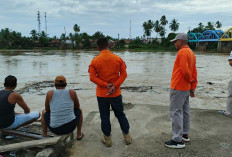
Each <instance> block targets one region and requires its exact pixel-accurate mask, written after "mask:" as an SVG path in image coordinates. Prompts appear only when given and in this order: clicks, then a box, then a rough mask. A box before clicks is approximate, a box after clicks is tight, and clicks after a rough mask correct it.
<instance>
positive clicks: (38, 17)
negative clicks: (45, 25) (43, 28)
mask: <svg viewBox="0 0 232 157" xmlns="http://www.w3.org/2000/svg"><path fill="white" fill-rule="evenodd" d="M37 21H38V33H39V34H40V24H41V23H40V13H39V11H38V14H37Z"/></svg>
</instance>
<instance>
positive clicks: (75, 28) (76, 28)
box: [73, 24, 80, 34]
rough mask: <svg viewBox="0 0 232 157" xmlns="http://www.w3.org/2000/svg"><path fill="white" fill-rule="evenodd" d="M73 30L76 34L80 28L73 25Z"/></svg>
mask: <svg viewBox="0 0 232 157" xmlns="http://www.w3.org/2000/svg"><path fill="white" fill-rule="evenodd" d="M73 30H74V32H75V33H76V34H77V33H78V32H80V26H78V25H77V24H75V25H74V26H73Z"/></svg>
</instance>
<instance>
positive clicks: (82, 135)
mask: <svg viewBox="0 0 232 157" xmlns="http://www.w3.org/2000/svg"><path fill="white" fill-rule="evenodd" d="M83 137H84V134H83V133H81V137H80V138H77V140H79V141H80V140H81V139H82V138H83Z"/></svg>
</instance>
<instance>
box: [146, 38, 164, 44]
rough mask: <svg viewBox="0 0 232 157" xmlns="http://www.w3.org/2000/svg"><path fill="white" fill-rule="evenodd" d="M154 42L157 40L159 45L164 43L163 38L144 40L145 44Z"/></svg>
mask: <svg viewBox="0 0 232 157" xmlns="http://www.w3.org/2000/svg"><path fill="white" fill-rule="evenodd" d="M154 40H156V41H157V42H158V43H161V42H162V38H147V39H144V42H145V43H149V42H150V43H152V42H153V41H154Z"/></svg>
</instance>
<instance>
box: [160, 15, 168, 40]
mask: <svg viewBox="0 0 232 157" xmlns="http://www.w3.org/2000/svg"><path fill="white" fill-rule="evenodd" d="M160 24H161V25H162V26H163V28H164V31H163V32H164V37H165V33H166V30H165V26H166V25H167V24H168V20H167V19H166V16H165V15H163V16H162V17H161V18H160Z"/></svg>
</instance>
